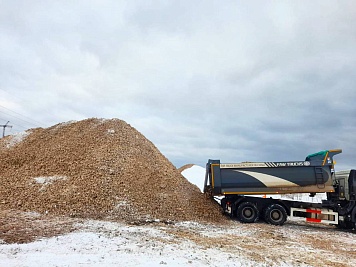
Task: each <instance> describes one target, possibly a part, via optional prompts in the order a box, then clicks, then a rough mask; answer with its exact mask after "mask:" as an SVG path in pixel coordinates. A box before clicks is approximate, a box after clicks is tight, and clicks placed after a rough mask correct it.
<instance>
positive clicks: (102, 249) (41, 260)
mask: <svg viewBox="0 0 356 267" xmlns="http://www.w3.org/2000/svg"><path fill="white" fill-rule="evenodd" d="M80 228H81V229H82V230H81V231H78V232H74V233H70V234H67V235H63V236H58V237H52V238H48V239H42V240H39V241H36V242H33V243H28V244H11V245H1V244H0V263H1V266H33V267H35V266H36V267H37V266H165V265H167V266H220V265H221V263H222V262H223V263H224V266H263V265H256V264H255V263H254V262H253V261H251V260H248V259H246V258H244V257H242V256H238V255H234V254H233V253H228V252H224V251H221V250H220V249H219V248H218V247H217V248H204V247H203V246H201V245H199V244H196V243H194V242H192V241H191V240H189V239H186V240H185V239H182V238H177V237H175V236H174V235H173V234H168V233H167V232H166V231H165V230H166V229H165V228H162V229H160V228H159V227H147V226H141V227H140V226H128V225H124V224H119V223H112V222H103V221H88V222H86V223H84V224H82V225H80Z"/></svg>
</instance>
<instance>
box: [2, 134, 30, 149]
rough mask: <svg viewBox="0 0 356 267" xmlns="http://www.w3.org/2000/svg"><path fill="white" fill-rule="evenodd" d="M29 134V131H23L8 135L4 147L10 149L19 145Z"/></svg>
mask: <svg viewBox="0 0 356 267" xmlns="http://www.w3.org/2000/svg"><path fill="white" fill-rule="evenodd" d="M30 133H31V131H25V132H20V133H15V134H13V135H10V137H9V139H8V140H7V144H6V147H7V148H10V147H13V146H15V145H17V144H18V143H21V142H22V140H24V139H25V138H26V137H27V136H28V135H29V134H30Z"/></svg>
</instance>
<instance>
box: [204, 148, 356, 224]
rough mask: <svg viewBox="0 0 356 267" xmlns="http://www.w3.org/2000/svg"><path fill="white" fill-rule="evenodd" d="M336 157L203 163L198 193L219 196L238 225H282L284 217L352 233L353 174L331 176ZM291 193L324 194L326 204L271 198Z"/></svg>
mask: <svg viewBox="0 0 356 267" xmlns="http://www.w3.org/2000/svg"><path fill="white" fill-rule="evenodd" d="M341 152H342V150H341V149H334V150H324V151H320V152H317V153H314V154H310V155H308V156H307V157H306V158H305V160H304V161H283V162H241V163H221V162H220V160H212V159H209V160H208V163H207V164H206V175H205V181H204V192H205V193H206V194H208V195H209V196H211V197H216V196H223V198H222V199H221V206H222V208H223V210H224V212H225V213H227V214H228V215H229V216H231V217H233V218H237V219H238V220H239V221H241V222H243V223H253V222H256V221H257V220H259V219H263V220H265V221H266V222H267V223H270V224H273V225H283V224H284V222H285V221H286V220H287V217H288V216H289V217H290V218H291V219H299V220H303V221H306V222H314V223H327V224H333V225H337V226H338V227H340V228H347V229H355V228H356V170H354V169H352V170H347V171H340V172H335V169H334V164H335V162H334V159H333V157H334V156H335V155H337V154H339V153H341ZM296 193H309V194H310V196H315V194H316V193H326V199H325V200H322V202H321V203H310V202H303V201H296V200H288V199H285V198H272V197H271V195H275V194H278V195H284V194H296ZM256 195H263V196H264V197H256ZM267 196H268V197H267Z"/></svg>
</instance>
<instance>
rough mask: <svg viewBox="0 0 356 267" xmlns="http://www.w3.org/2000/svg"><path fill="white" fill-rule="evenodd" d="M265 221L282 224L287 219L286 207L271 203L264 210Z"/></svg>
mask: <svg viewBox="0 0 356 267" xmlns="http://www.w3.org/2000/svg"><path fill="white" fill-rule="evenodd" d="M264 215H265V221H266V222H267V223H269V224H272V225H283V224H284V222H285V221H286V220H287V212H286V209H285V208H284V207H283V206H281V205H279V204H271V205H269V206H268V207H267V209H266V210H265V214H264Z"/></svg>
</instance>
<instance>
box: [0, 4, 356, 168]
mask: <svg viewBox="0 0 356 267" xmlns="http://www.w3.org/2000/svg"><path fill="white" fill-rule="evenodd" d="M90 117H98V118H119V119H123V120H125V121H126V122H128V123H129V124H131V125H132V126H134V127H135V128H136V129H138V130H139V131H140V132H141V133H143V134H144V135H145V136H146V137H147V138H148V139H150V140H151V141H152V142H153V143H154V144H155V145H156V146H157V147H158V148H159V149H160V151H161V152H162V153H163V154H164V155H165V156H166V157H167V158H168V159H169V160H171V161H172V163H173V164H175V165H176V166H177V167H179V166H181V165H183V164H186V163H196V164H199V165H202V166H203V165H204V164H205V163H206V161H207V160H208V159H209V158H214V159H221V160H222V161H223V162H239V161H283V160H304V158H305V156H306V155H307V154H309V153H313V152H317V151H319V150H324V149H334V148H342V149H343V154H342V155H340V156H338V157H335V160H336V161H337V162H338V165H337V167H338V168H344V167H354V168H355V167H356V2H355V1H325V0H322V1H236V0H234V1H211V0H201V1H191V0H190V1H173V0H171V1H165V0H162V1H147V0H141V1H139V0H138V1H136V0H130V1H117V0H112V1H110V0H95V1H94V0H93V1H90V0H83V1H45V0H43V1H40V0H32V1H26V0H22V1H21V0H0V124H5V123H6V122H7V121H10V124H11V125H13V128H12V129H10V128H7V129H6V133H8V134H11V133H15V132H19V131H23V130H25V129H28V128H33V127H48V126H51V125H54V124H56V123H59V122H64V121H69V120H81V119H85V118H90ZM0 129H2V128H0Z"/></svg>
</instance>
